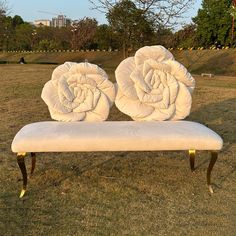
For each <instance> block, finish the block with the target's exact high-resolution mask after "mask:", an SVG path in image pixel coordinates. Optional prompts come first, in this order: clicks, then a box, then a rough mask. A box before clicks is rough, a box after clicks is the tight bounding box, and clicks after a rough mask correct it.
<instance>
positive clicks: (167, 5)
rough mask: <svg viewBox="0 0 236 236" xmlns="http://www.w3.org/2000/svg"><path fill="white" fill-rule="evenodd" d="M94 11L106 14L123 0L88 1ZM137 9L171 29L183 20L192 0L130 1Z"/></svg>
mask: <svg viewBox="0 0 236 236" xmlns="http://www.w3.org/2000/svg"><path fill="white" fill-rule="evenodd" d="M89 1H90V3H91V4H92V5H93V6H94V7H93V9H96V10H98V11H100V12H103V13H108V12H109V11H111V9H112V8H113V7H114V6H115V5H117V3H121V2H122V1H123V0H89ZM132 2H133V3H134V4H135V6H136V8H137V9H140V10H142V12H143V14H146V13H148V14H149V16H150V17H152V19H153V20H154V21H155V23H156V24H157V25H164V26H168V27H173V26H174V25H176V23H177V20H176V19H180V18H183V16H184V14H185V13H186V11H187V10H188V9H189V8H190V7H191V3H192V2H194V0H175V1H173V0H132Z"/></svg>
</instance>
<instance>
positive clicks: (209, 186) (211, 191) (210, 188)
mask: <svg viewBox="0 0 236 236" xmlns="http://www.w3.org/2000/svg"><path fill="white" fill-rule="evenodd" d="M208 188H209V191H210V193H211V194H213V193H214V191H213V188H212V186H211V185H208Z"/></svg>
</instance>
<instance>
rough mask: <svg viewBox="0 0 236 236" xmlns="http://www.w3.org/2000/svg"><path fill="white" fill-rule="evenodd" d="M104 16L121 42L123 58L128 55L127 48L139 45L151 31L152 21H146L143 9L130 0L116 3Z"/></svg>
mask: <svg viewBox="0 0 236 236" xmlns="http://www.w3.org/2000/svg"><path fill="white" fill-rule="evenodd" d="M106 16H107V19H108V22H109V24H110V26H111V27H112V28H113V30H114V32H116V35H117V37H119V39H120V41H121V42H122V47H123V56H124V58H126V57H127V56H128V49H129V48H130V49H132V48H134V47H135V46H137V45H138V46H140V44H142V43H143V41H144V40H147V39H148V37H149V36H150V35H152V33H153V27H152V22H150V21H148V19H147V16H146V15H145V14H143V11H142V10H140V9H138V8H137V7H136V5H135V4H134V3H133V2H132V1H130V0H123V1H121V2H119V3H117V4H116V5H115V6H114V7H113V8H111V10H110V11H109V12H108V13H107V15H106Z"/></svg>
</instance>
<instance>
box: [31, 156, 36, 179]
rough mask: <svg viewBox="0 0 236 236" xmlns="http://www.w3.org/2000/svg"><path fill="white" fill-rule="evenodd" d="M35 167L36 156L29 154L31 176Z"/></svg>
mask: <svg viewBox="0 0 236 236" xmlns="http://www.w3.org/2000/svg"><path fill="white" fill-rule="evenodd" d="M35 165H36V154H35V153H34V152H31V171H30V175H31V176H32V175H33V173H34V169H35Z"/></svg>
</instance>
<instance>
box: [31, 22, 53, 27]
mask: <svg viewBox="0 0 236 236" xmlns="http://www.w3.org/2000/svg"><path fill="white" fill-rule="evenodd" d="M34 25H35V26H36V27H41V26H48V27H49V26H51V21H50V20H35V21H34Z"/></svg>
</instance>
